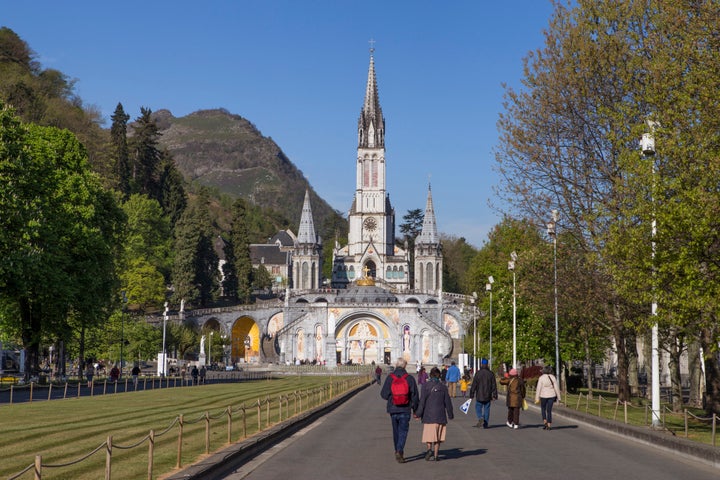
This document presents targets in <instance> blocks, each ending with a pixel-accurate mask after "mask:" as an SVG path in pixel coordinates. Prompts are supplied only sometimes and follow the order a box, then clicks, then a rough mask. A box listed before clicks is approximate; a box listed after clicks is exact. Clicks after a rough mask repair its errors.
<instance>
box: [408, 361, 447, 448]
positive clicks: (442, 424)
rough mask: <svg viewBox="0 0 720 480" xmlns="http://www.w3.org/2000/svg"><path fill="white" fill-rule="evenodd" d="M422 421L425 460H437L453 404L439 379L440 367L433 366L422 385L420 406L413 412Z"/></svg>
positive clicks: (445, 387)
mask: <svg viewBox="0 0 720 480" xmlns="http://www.w3.org/2000/svg"><path fill="white" fill-rule="evenodd" d="M415 416H417V417H419V418H420V419H421V420H422V423H423V433H422V441H423V442H424V443H425V444H427V451H426V452H425V460H428V461H430V460H435V461H438V460H439V457H438V454H439V453H440V444H441V443H442V442H444V441H445V431H446V429H447V428H446V427H447V422H448V419H450V420H452V419H453V416H454V415H453V406H452V400H450V393H449V392H448V388H447V386H446V385H444V384H443V383H442V382H441V381H440V369H439V368H437V367H433V369H432V370H430V377H429V378H428V381H427V382H425V384H424V385H423V387H422V392H421V393H420V406H419V407H418V409H417V412H416V413H415Z"/></svg>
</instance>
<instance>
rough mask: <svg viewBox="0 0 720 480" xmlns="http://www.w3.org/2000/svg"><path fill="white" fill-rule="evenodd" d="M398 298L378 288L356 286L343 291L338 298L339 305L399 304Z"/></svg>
mask: <svg viewBox="0 0 720 480" xmlns="http://www.w3.org/2000/svg"><path fill="white" fill-rule="evenodd" d="M397 301H398V300H397V297H395V295H393V294H392V293H390V292H389V291H387V290H385V289H384V288H380V287H378V286H375V285H373V286H365V285H354V286H352V287H350V288H348V289H346V290H341V291H340V293H339V294H338V296H337V302H338V303H397Z"/></svg>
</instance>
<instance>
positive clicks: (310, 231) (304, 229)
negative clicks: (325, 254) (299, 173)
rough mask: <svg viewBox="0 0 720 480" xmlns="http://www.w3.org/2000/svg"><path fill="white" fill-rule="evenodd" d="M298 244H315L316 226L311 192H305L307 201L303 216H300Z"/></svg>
mask: <svg viewBox="0 0 720 480" xmlns="http://www.w3.org/2000/svg"><path fill="white" fill-rule="evenodd" d="M297 241H298V243H315V242H316V241H317V237H316V236H315V224H314V223H313V216H312V209H311V208H310V191H309V190H307V189H306V190H305V201H304V202H303V208H302V214H301V216H300V228H299V229H298V236H297Z"/></svg>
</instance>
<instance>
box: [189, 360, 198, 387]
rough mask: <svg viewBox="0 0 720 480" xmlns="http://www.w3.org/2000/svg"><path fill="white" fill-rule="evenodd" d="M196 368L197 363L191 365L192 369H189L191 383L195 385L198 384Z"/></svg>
mask: <svg viewBox="0 0 720 480" xmlns="http://www.w3.org/2000/svg"><path fill="white" fill-rule="evenodd" d="M198 374H199V372H198V368H197V365H193V367H192V370H190V376H191V377H192V384H193V385H197V384H198Z"/></svg>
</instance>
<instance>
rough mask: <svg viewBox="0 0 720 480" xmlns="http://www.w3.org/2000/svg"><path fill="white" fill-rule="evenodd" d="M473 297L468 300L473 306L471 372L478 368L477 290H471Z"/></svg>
mask: <svg viewBox="0 0 720 480" xmlns="http://www.w3.org/2000/svg"><path fill="white" fill-rule="evenodd" d="M472 296H473V298H472V300H470V302H471V303H472V307H473V372H477V369H478V361H477V346H478V336H477V292H473V294H472Z"/></svg>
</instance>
